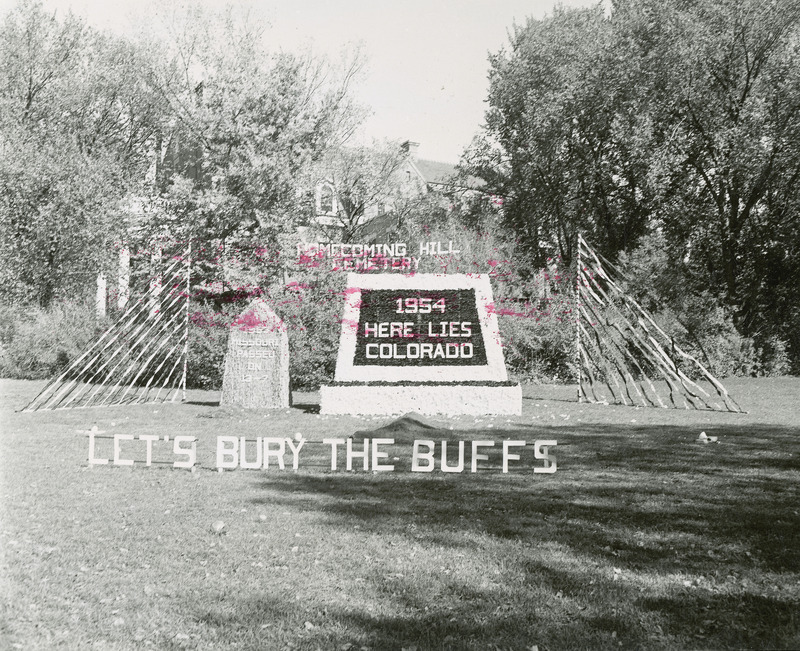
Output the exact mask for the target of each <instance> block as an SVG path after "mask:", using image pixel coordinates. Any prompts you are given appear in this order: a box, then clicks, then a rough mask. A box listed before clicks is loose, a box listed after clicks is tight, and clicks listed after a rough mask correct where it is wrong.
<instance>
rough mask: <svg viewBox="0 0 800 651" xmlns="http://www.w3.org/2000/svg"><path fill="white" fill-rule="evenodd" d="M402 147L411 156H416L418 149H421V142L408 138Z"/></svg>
mask: <svg viewBox="0 0 800 651" xmlns="http://www.w3.org/2000/svg"><path fill="white" fill-rule="evenodd" d="M400 149H401V150H402V151H404V152H405V153H406V154H407V155H408V156H409V158H416V157H417V149H419V143H418V142H414V141H413V140H406V141H405V142H404V143H403V144H402V145H400Z"/></svg>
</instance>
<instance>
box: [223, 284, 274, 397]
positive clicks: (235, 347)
mask: <svg viewBox="0 0 800 651" xmlns="http://www.w3.org/2000/svg"><path fill="white" fill-rule="evenodd" d="M220 404H221V405H235V406H237V407H245V408H248V409H254V408H268V409H281V408H284V407H288V406H289V338H288V336H287V334H286V328H285V326H284V325H283V321H281V320H280V318H279V317H278V315H277V314H275V312H273V311H272V309H271V308H270V307H269V305H267V303H266V301H264V300H263V299H260V298H259V299H256V300H254V301H253V302H252V303H250V305H248V306H247V308H246V309H245V310H244V311H243V312H242V313H241V314H240V315H239V317H238V318H237V319H236V321H234V322H233V323H232V324H231V329H230V335H229V337H228V353H227V355H226V356H225V374H224V376H223V378H222V398H221V399H220Z"/></svg>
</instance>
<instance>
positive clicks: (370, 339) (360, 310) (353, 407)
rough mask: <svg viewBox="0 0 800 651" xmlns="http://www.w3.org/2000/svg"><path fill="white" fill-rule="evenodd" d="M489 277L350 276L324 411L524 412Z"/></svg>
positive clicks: (323, 392)
mask: <svg viewBox="0 0 800 651" xmlns="http://www.w3.org/2000/svg"><path fill="white" fill-rule="evenodd" d="M492 305H493V303H492V290H491V285H490V283H489V277H488V276H486V275H459V274H453V275H438V274H416V275H412V276H394V275H388V274H382V275H359V274H349V276H348V285H347V298H346V300H345V307H344V314H343V318H342V331H341V339H340V344H339V354H338V357H337V360H336V375H335V378H334V379H335V382H334V384H332V385H329V386H323V387H322V388H321V411H322V413H329V414H333V413H348V414H394V413H405V412H409V411H414V412H418V413H429V414H431V413H445V414H519V413H521V410H522V391H521V388H520V386H519V384H513V383H510V382H508V376H507V374H506V367H505V362H504V360H503V350H502V345H501V342H500V332H499V328H498V324H497V316H496V315H495V314H494V311H493V310H492Z"/></svg>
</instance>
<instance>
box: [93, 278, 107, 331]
mask: <svg viewBox="0 0 800 651" xmlns="http://www.w3.org/2000/svg"><path fill="white" fill-rule="evenodd" d="M107 289H108V287H107V283H106V275H105V274H104V273H103V272H102V271H101V272H100V273H99V274H97V295H96V297H95V302H94V305H95V312H96V313H97V318H98V319H102V318H103V317H105V315H106V290H107Z"/></svg>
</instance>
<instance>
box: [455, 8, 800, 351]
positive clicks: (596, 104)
mask: <svg viewBox="0 0 800 651" xmlns="http://www.w3.org/2000/svg"><path fill="white" fill-rule="evenodd" d="M799 48H800V2H798V0H787V1H785V2H768V3H765V2H759V1H757V0H699V1H697V2H683V1H682V0H669V1H667V2H662V1H656V0H641V1H636V2H634V1H633V0H619V1H617V2H614V3H613V5H612V8H611V11H610V12H609V13H608V14H607V15H606V14H603V12H602V11H601V9H600V8H596V9H583V10H565V9H557V10H555V12H554V13H553V15H552V16H550V17H547V18H545V19H543V20H529V21H528V22H527V23H526V24H525V25H524V26H523V27H518V28H515V30H514V31H513V34H512V37H511V44H510V49H509V51H508V52H500V53H498V54H497V55H495V56H493V57H491V59H490V66H491V67H490V93H489V110H488V112H487V115H486V127H485V130H484V132H483V134H482V135H481V136H480V137H479V138H478V139H477V140H476V142H475V144H474V146H473V148H472V150H471V152H470V156H469V157H468V158H467V160H466V163H467V168H468V169H469V171H471V172H472V173H476V174H478V175H480V176H482V177H483V178H485V179H486V181H487V183H488V189H489V191H493V192H495V193H497V194H502V195H504V196H505V197H506V203H505V206H504V209H505V214H506V219H507V221H508V223H509V224H510V225H511V227H512V228H513V229H514V231H515V232H516V233H517V234H518V236H519V237H520V238H521V239H522V240H523V242H524V243H525V244H526V245H527V249H528V250H529V251H530V253H531V255H532V257H533V258H534V259H535V260H538V261H539V262H541V260H542V258H543V257H544V256H545V255H546V254H547V252H548V251H552V250H553V249H555V248H558V249H559V252H560V253H561V255H562V258H563V259H564V260H565V261H569V260H570V258H571V257H572V251H571V248H570V244H571V243H572V242H574V236H575V233H576V231H579V230H580V231H582V232H583V233H584V234H585V235H586V237H587V238H588V239H590V240H591V241H592V242H593V243H594V244H595V245H596V246H597V247H598V248H599V249H600V250H601V252H602V253H604V254H605V255H606V256H608V257H610V258H612V259H615V258H616V257H617V256H618V254H619V253H621V252H623V251H633V250H634V249H635V248H636V247H637V245H638V243H639V241H640V240H641V238H642V237H643V236H645V235H648V234H650V235H659V234H662V233H663V235H664V242H665V246H666V247H667V254H668V256H667V257H668V264H669V265H670V266H672V267H673V268H674V269H676V270H677V271H678V272H679V277H680V279H681V283H682V287H681V290H682V291H683V292H684V293H685V292H694V293H695V294H696V295H697V296H701V295H703V294H704V293H708V292H710V296H711V299H713V300H712V302H713V301H716V302H717V305H723V306H724V307H725V310H727V312H728V313H729V314H731V315H733V317H734V319H735V323H736V326H737V328H738V329H739V332H740V333H741V334H743V335H746V336H751V337H757V338H760V339H761V340H763V341H764V342H765V346H766V345H767V343H766V342H767V340H768V339H769V338H774V337H778V338H779V339H781V340H782V341H784V342H785V341H789V340H793V341H795V342H796V343H794V344H793V346H794V347H793V350H794V355H795V358H796V359H799V360H800V339H798V338H797V336H796V335H794V334H793V333H794V332H796V330H797V327H796V326H797V325H798V324H797V321H796V319H797V315H796V313H794V312H792V309H791V308H790V304H791V300H790V299H789V298H788V297H789V296H790V295H791V293H792V289H791V287H793V286H796V283H797V280H798V274H800V269H799V268H798V266H797V258H798V256H797V253H796V251H797V236H796V234H795V233H796V229H795V228H794V225H795V224H796V223H797V222H796V220H797V212H796V211H797V206H798V184H797V180H798V173H800V138H799V137H798V136H800V49H799ZM776 310H777V312H776ZM790 324H792V325H790Z"/></svg>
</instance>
